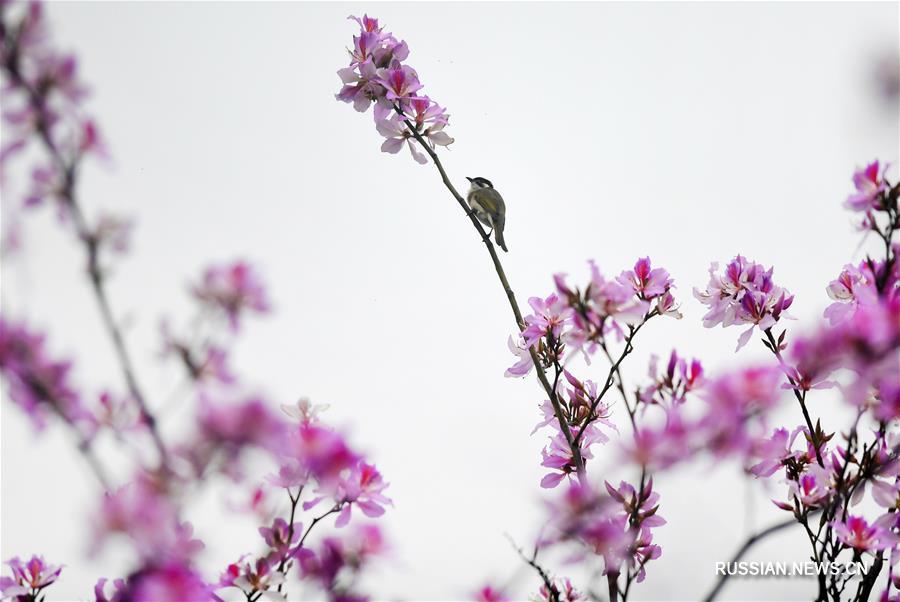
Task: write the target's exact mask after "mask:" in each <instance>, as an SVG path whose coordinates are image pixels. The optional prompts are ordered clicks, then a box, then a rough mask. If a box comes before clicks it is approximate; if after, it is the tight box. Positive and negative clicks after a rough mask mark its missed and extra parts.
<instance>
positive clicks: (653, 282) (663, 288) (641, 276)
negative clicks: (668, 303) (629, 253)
mask: <svg viewBox="0 0 900 602" xmlns="http://www.w3.org/2000/svg"><path fill="white" fill-rule="evenodd" d="M616 280H618V281H619V282H620V283H622V284H624V285H626V286H630V287H631V288H632V289H633V290H634V292H635V293H636V294H637V295H638V297H640V298H641V299H647V300H650V299H654V298H656V297H659V296H660V295H662V294H663V293H666V292H667V291H668V290H669V289H670V288H672V286H673V284H674V282H673V280H672V279H671V278H670V277H669V273H668V272H667V271H666V270H664V269H662V268H653V267H652V266H651V265H650V258H649V257H644V258H642V259H638V260H637V262H636V263H635V264H634V269H632V270H626V271H624V272H622V273H621V274H620V275H619V277H618V278H616Z"/></svg>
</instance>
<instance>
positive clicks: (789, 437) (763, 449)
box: [748, 427, 804, 477]
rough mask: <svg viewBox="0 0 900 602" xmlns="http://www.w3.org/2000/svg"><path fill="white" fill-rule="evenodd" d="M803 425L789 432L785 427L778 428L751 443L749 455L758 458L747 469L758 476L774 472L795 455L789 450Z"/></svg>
mask: <svg viewBox="0 0 900 602" xmlns="http://www.w3.org/2000/svg"><path fill="white" fill-rule="evenodd" d="M803 430H804V428H803V427H797V428H795V429H794V430H793V431H792V432H791V433H790V434H788V431H787V429H785V428H779V429H775V430H774V431H773V432H772V435H771V436H770V437H765V438H760V439H758V440H757V441H755V442H754V443H753V449H752V452H751V456H753V457H754V458H755V459H756V460H759V461H758V462H757V463H756V464H754V465H753V466H751V467H750V468H749V469H748V471H749V472H750V473H751V474H754V475H756V476H758V477H770V476H772V475H773V474H775V473H776V472H777V471H778V470H779V469H780V468H781V467H782V466H784V463H785V460H787V459H788V458H794V457H796V456H797V453H796V452H793V451H791V446H792V445H793V443H794V439H796V438H797V435H798V434H799V433H801V432H803Z"/></svg>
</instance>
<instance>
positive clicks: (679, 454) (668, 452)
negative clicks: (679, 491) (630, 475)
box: [623, 407, 697, 470]
mask: <svg viewBox="0 0 900 602" xmlns="http://www.w3.org/2000/svg"><path fill="white" fill-rule="evenodd" d="M695 434H696V433H695V428H694V425H693V424H692V423H690V422H688V421H686V420H685V419H684V418H683V417H682V415H681V411H680V409H679V408H677V407H672V408H668V409H666V419H665V423H664V424H663V425H662V426H645V425H638V428H637V431H636V432H635V434H634V437H633V439H631V440H629V441H628V442H626V443H623V447H624V453H625V457H626V458H627V459H629V460H631V461H633V462H635V463H636V464H638V465H639V466H645V467H648V468H651V469H652V470H662V469H665V468H669V467H671V466H674V465H675V464H678V463H680V462H684V461H686V460H689V459H690V458H691V457H692V456H693V455H694V453H695V452H696V449H695V448H696V447H697V444H696V443H695V441H694V440H695V438H696V437H695Z"/></svg>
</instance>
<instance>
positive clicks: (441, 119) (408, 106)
mask: <svg viewBox="0 0 900 602" xmlns="http://www.w3.org/2000/svg"><path fill="white" fill-rule="evenodd" d="M401 106H402V107H403V113H404V115H406V116H408V117H409V119H410V121H411V122H412V123H413V125H414V126H415V128H416V131H418V132H419V133H420V134H422V137H423V138H425V139H426V140H428V142H429V143H430V144H431V148H434V147H435V146H449V145H450V144H453V138H451V137H450V136H449V135H448V134H447V133H446V132H445V131H444V127H446V126H447V124H448V123H449V119H450V116H449V115H447V112H446V109H443V108H442V107H441V106H440V105H438V104H437V103H436V102H434V101H432V100H431V99H430V98H428V96H413V97H412V98H409V99H408V100H406V101H404V102H403V103H401Z"/></svg>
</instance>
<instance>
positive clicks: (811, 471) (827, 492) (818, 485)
mask: <svg viewBox="0 0 900 602" xmlns="http://www.w3.org/2000/svg"><path fill="white" fill-rule="evenodd" d="M790 491H791V495H792V496H796V498H797V499H798V500H800V503H801V504H803V506H805V507H807V508H817V507H819V506H822V505H823V504H824V503H825V502H827V501H828V499H829V498H830V497H831V495H832V493H833V488H832V486H831V475H830V474H829V473H828V471H827V470H825V469H824V468H822V467H821V466H818V465H815V464H814V465H812V466H809V467H808V468H807V469H806V472H804V473H803V474H802V475H800V478H799V479H797V480H796V481H792V482H791V483H790Z"/></svg>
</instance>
